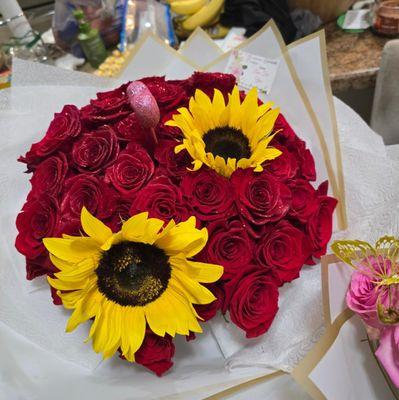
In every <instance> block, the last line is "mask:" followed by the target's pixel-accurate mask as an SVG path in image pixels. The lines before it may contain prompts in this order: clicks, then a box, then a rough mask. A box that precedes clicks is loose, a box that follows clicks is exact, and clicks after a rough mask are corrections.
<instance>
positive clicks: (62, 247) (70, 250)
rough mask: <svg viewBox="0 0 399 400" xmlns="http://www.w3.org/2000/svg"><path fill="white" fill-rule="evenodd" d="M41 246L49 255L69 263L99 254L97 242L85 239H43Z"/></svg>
mask: <svg viewBox="0 0 399 400" xmlns="http://www.w3.org/2000/svg"><path fill="white" fill-rule="evenodd" d="M43 244H44V246H45V247H46V249H47V250H48V251H49V252H50V253H51V254H53V255H54V256H56V257H57V258H59V259H61V260H65V261H68V262H70V263H77V262H79V261H82V260H83V259H85V258H89V257H93V256H95V255H96V254H98V252H99V246H98V244H97V242H96V241H95V240H93V239H92V238H87V237H76V238H75V239H61V238H45V239H43Z"/></svg>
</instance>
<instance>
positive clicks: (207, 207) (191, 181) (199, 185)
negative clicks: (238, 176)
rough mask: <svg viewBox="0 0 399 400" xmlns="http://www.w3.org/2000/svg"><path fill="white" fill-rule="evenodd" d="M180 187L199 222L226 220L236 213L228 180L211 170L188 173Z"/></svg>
mask: <svg viewBox="0 0 399 400" xmlns="http://www.w3.org/2000/svg"><path fill="white" fill-rule="evenodd" d="M180 187H181V190H182V193H183V195H184V196H185V197H186V198H187V200H188V203H189V204H190V205H191V207H192V208H193V210H194V211H195V215H196V217H198V218H199V219H200V220H201V221H211V220H215V219H220V218H226V217H228V216H230V215H232V214H234V213H235V212H236V211H235V210H234V195H233V191H232V187H231V185H230V182H229V180H228V179H226V178H225V177H223V176H221V175H219V174H217V173H216V172H215V171H213V170H211V169H208V168H202V169H201V170H199V171H196V172H190V173H189V174H187V175H186V176H185V177H184V178H183V180H182V182H181V185H180Z"/></svg>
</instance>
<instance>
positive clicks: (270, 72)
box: [225, 50, 280, 94]
mask: <svg viewBox="0 0 399 400" xmlns="http://www.w3.org/2000/svg"><path fill="white" fill-rule="evenodd" d="M279 65H280V60H272V59H268V58H265V57H261V56H256V55H254V54H250V53H247V52H245V51H241V50H233V51H232V52H231V55H230V58H229V61H228V62H227V66H226V69H225V72H226V73H229V74H232V75H234V76H235V77H236V78H237V83H238V86H239V87H240V88H241V89H244V90H250V89H252V88H253V87H254V86H256V87H257V88H258V90H260V91H261V92H264V93H266V94H268V93H269V92H270V90H271V88H272V86H273V82H274V79H275V78H276V73H277V70H278V67H279Z"/></svg>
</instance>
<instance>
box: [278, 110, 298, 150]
mask: <svg viewBox="0 0 399 400" xmlns="http://www.w3.org/2000/svg"><path fill="white" fill-rule="evenodd" d="M273 131H274V132H277V134H276V136H275V138H274V140H273V145H274V141H275V140H276V141H278V142H279V143H281V144H283V145H289V144H290V143H291V142H292V141H294V140H295V139H296V138H297V135H296V134H295V132H294V130H293V129H292V128H291V126H290V124H289V123H288V122H287V120H286V119H285V118H284V116H283V115H282V114H279V116H278V117H277V119H276V122H275V123H274V128H273Z"/></svg>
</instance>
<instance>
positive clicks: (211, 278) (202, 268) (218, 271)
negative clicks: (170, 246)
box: [169, 254, 223, 283]
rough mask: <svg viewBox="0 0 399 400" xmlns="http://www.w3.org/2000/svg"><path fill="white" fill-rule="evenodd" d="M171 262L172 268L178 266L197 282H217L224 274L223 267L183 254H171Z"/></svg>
mask: <svg viewBox="0 0 399 400" xmlns="http://www.w3.org/2000/svg"><path fill="white" fill-rule="evenodd" d="M169 262H170V264H171V266H172V268H177V269H178V270H179V271H181V272H183V273H184V274H185V275H187V276H188V277H190V278H191V279H194V280H196V281H197V282H204V283H211V282H216V281H217V280H218V279H219V278H220V277H221V276H222V275H223V267H222V266H220V265H216V264H208V263H203V262H199V261H190V260H187V259H186V257H184V255H182V254H178V255H176V256H171V257H170V258H169Z"/></svg>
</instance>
